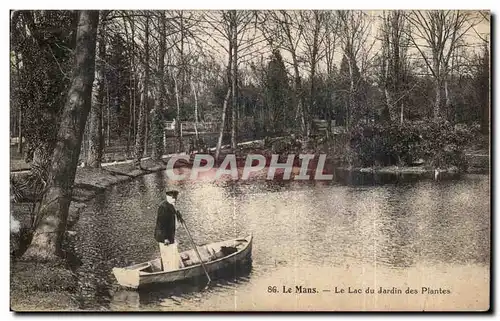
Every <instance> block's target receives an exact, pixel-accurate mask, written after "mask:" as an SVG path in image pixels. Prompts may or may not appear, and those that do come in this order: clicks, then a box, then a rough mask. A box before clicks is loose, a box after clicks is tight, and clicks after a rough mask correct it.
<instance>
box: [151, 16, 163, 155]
mask: <svg viewBox="0 0 500 321" xmlns="http://www.w3.org/2000/svg"><path fill="white" fill-rule="evenodd" d="M158 24H159V25H160V27H161V28H160V40H159V42H160V44H159V50H158V55H159V56H158V80H159V81H158V87H159V88H158V93H159V97H157V98H156V102H155V110H154V116H153V119H152V121H151V123H152V125H151V133H152V135H151V138H152V140H153V149H152V151H151V158H153V159H154V160H161V157H162V155H163V134H164V132H165V128H164V126H163V117H161V115H162V110H163V109H164V108H165V105H166V92H165V54H166V51H167V50H166V39H165V37H166V28H167V27H166V26H167V22H166V18H165V12H162V13H161V15H160V17H159V18H158Z"/></svg>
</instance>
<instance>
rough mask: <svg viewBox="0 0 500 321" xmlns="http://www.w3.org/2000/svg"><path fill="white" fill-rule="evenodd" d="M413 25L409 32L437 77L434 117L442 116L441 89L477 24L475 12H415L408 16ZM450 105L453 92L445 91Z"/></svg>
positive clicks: (433, 75)
mask: <svg viewBox="0 0 500 321" xmlns="http://www.w3.org/2000/svg"><path fill="white" fill-rule="evenodd" d="M407 19H408V22H409V23H410V25H411V26H412V33H408V36H409V37H410V39H411V42H412V43H413V45H414V46H415V48H416V49H417V50H418V52H419V53H420V55H421V56H422V58H423V59H424V62H425V64H426V66H427V68H428V69H429V70H430V72H431V75H432V77H433V78H434V86H435V91H436V97H435V100H434V118H435V119H437V118H439V117H441V92H442V89H443V86H444V85H445V83H446V79H447V76H448V74H449V71H450V65H449V64H450V58H451V55H452V53H453V51H454V50H455V48H456V47H457V46H458V44H459V42H460V40H461V39H463V37H464V35H465V34H466V33H467V32H468V31H469V30H470V29H471V28H472V27H473V26H475V25H476V24H477V23H478V21H476V20H475V19H474V18H473V16H472V15H471V13H469V12H465V11H464V12H463V11H458V10H456V11H455V10H439V11H436V10H431V11H412V12H411V13H409V14H408V15H407ZM445 95H446V97H445V99H446V104H447V105H449V103H450V99H449V91H448V90H446V91H445Z"/></svg>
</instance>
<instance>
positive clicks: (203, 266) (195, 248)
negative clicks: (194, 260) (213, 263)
mask: <svg viewBox="0 0 500 321" xmlns="http://www.w3.org/2000/svg"><path fill="white" fill-rule="evenodd" d="M177 214H178V215H179V216H178V217H179V218H180V219H179V221H180V222H181V224H182V226H184V228H185V229H186V232H187V235H188V237H189V240H190V241H191V245H192V246H193V249H194V251H195V252H196V255H197V256H198V260H200V263H201V267H202V268H203V271H205V275H206V276H207V279H208V282H207V285H206V286H208V285H209V284H210V282H212V279H211V278H210V275H208V271H207V268H206V266H205V263H203V260H202V259H201V255H200V252H199V251H198V247H197V246H196V244H195V243H194V240H193V237H192V236H191V233H190V232H189V229H188V227H187V225H186V222H185V221H184V219H183V218H182V216H181V213H179V212H177Z"/></svg>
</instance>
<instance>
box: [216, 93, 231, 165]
mask: <svg viewBox="0 0 500 321" xmlns="http://www.w3.org/2000/svg"><path fill="white" fill-rule="evenodd" d="M230 94H231V87H228V88H227V93H226V97H225V98H224V104H223V105H222V121H221V125H220V129H219V138H218V139H217V147H216V148H215V161H216V162H218V161H219V155H220V149H221V147H222V137H223V136H224V126H225V125H226V110H227V102H228V101H229V96H230Z"/></svg>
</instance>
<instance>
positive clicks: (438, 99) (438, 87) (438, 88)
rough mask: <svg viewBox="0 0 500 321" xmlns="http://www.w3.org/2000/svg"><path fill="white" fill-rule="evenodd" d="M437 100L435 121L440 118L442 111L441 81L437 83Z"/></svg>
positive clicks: (435, 103)
mask: <svg viewBox="0 0 500 321" xmlns="http://www.w3.org/2000/svg"><path fill="white" fill-rule="evenodd" d="M435 90H436V98H435V100H434V119H435V120H437V119H438V118H439V117H440V112H441V111H440V109H441V82H440V80H439V79H436V81H435Z"/></svg>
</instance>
